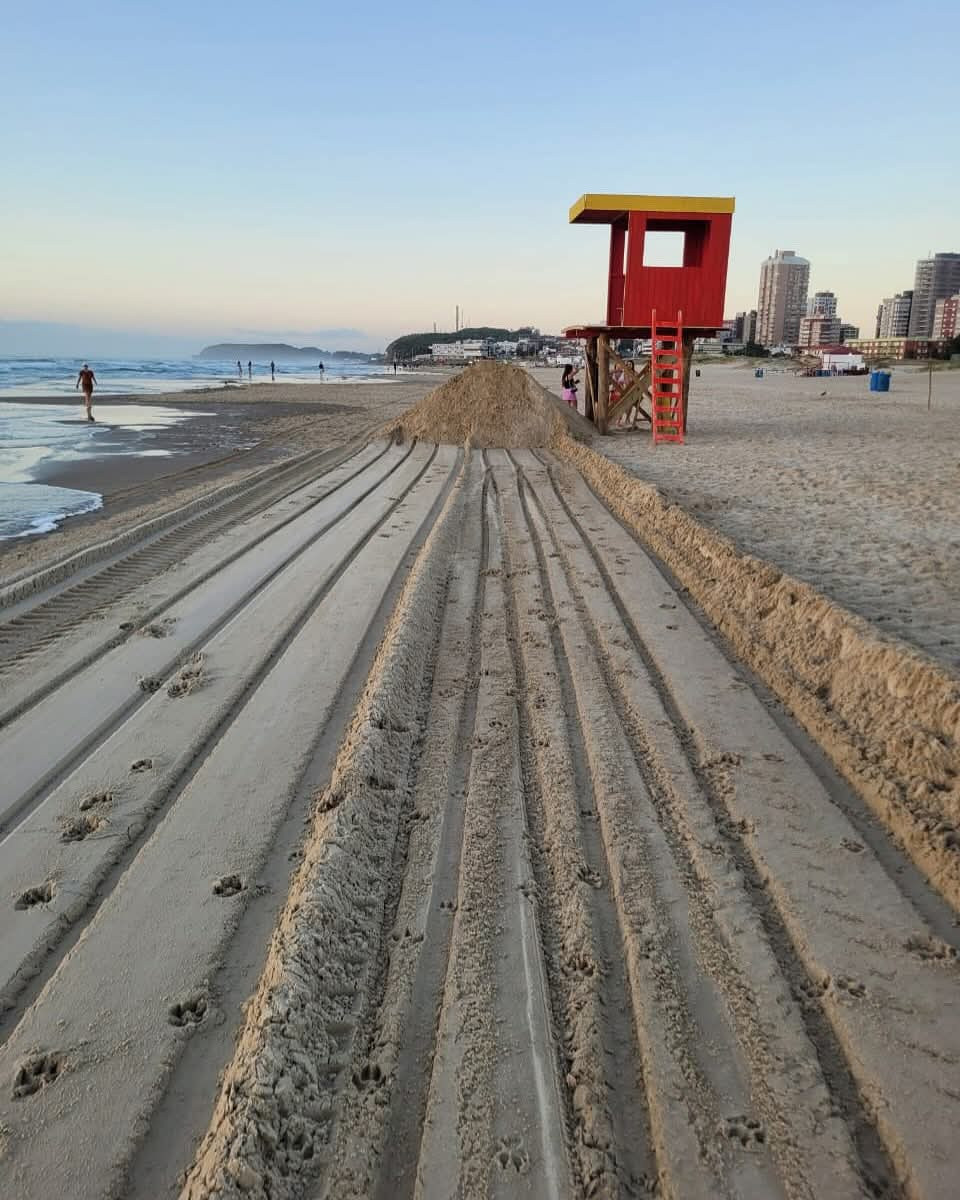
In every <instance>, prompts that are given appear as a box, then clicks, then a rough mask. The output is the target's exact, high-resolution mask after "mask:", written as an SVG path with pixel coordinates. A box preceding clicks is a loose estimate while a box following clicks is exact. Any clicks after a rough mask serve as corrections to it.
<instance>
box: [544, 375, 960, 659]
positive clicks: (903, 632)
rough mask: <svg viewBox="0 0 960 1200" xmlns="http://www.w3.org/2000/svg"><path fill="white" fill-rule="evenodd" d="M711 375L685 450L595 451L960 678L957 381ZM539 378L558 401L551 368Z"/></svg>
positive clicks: (629, 445) (614, 445) (699, 383)
mask: <svg viewBox="0 0 960 1200" xmlns="http://www.w3.org/2000/svg"><path fill="white" fill-rule="evenodd" d="M775 370H776V369H775V368H774V369H773V372H772V371H771V367H770V365H769V364H768V366H767V369H766V373H765V377H764V378H763V379H756V378H754V375H753V368H752V367H749V368H748V367H743V366H734V365H727V364H705V365H704V366H702V368H701V376H700V378H699V379H696V378H694V379H693V381H692V392H691V409H690V429H689V435H688V439H687V443H686V445H684V446H683V447H682V448H677V449H673V448H671V447H666V446H660V447H654V446H653V444H652V442H651V439H650V437H649V435H648V434H647V433H643V432H641V433H636V434H634V433H620V432H615V433H614V434H613V436H611V437H609V438H606V439H604V440H603V441H602V443H600V446H601V449H602V451H603V453H604V454H606V455H608V456H609V457H610V458H611V460H612V461H614V462H617V463H619V464H621V465H622V466H623V467H625V468H626V469H627V470H629V471H631V472H633V473H634V474H636V475H637V476H638V478H641V479H643V480H646V481H648V482H650V483H652V484H655V485H656V486H657V487H658V488H659V489H660V490H661V492H662V493H663V495H664V496H665V498H666V499H667V500H669V501H671V502H674V503H677V504H679V505H681V506H682V507H683V508H684V509H686V510H687V511H689V512H690V513H692V514H693V515H694V516H696V517H697V518H698V519H699V520H701V521H703V522H704V523H705V524H706V525H708V526H710V527H712V528H714V529H717V530H719V531H720V532H721V533H724V534H726V535H727V536H728V537H730V538H732V539H733V541H734V542H735V543H736V544H737V545H738V546H739V547H741V549H743V550H745V551H746V552H747V553H749V554H755V555H757V556H758V557H760V558H762V559H765V560H767V561H769V562H772V563H775V564H776V565H777V566H778V567H780V568H781V570H784V571H787V572H789V573H790V574H791V575H793V576H795V577H796V578H798V579H801V580H804V581H805V582H807V583H809V584H811V585H812V586H813V587H814V588H816V589H818V590H819V591H821V592H823V593H825V594H826V595H828V596H830V597H832V598H833V599H834V600H836V601H838V602H839V603H840V604H842V605H843V606H844V607H845V608H848V609H850V610H851V611H852V612H855V613H858V614H859V615H861V616H863V617H864V618H866V619H867V620H868V621H871V622H872V623H875V624H876V625H877V627H878V628H881V629H883V630H885V631H887V632H889V633H891V634H893V635H895V636H897V637H900V638H903V639H904V640H905V641H907V642H909V643H911V644H912V645H915V646H918V647H920V648H921V649H922V650H924V651H925V652H926V653H927V654H929V655H930V656H931V657H932V658H934V659H936V661H938V662H939V663H942V664H943V665H944V666H946V667H949V668H952V669H953V670H960V371H937V372H935V373H934V375H933V406H932V411H931V412H929V413H928V412H927V373H926V371H924V370H921V369H917V368H911V367H905V368H898V369H895V370H894V374H893V381H892V386H891V390H890V392H889V393H885V394H883V393H881V394H878V393H872V392H870V391H869V390H868V387H867V379H866V378H864V377H851V378H849V379H842V378H838V379H817V378H810V379H804V378H797V377H795V376H793V375H791V374H785V373H782V374H778V373H774V372H775ZM535 374H536V376H537V378H538V379H539V380H540V381H541V382H542V383H543V384H544V385H545V386H547V387H550V388H551V389H552V390H554V391H556V392H557V393H558V394H559V372H555V371H538V372H535Z"/></svg>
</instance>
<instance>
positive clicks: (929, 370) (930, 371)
mask: <svg viewBox="0 0 960 1200" xmlns="http://www.w3.org/2000/svg"><path fill="white" fill-rule="evenodd" d="M932 396H933V355H932V354H931V355H930V356H929V358H928V359H927V412H929V411H930V400H931V398H932Z"/></svg>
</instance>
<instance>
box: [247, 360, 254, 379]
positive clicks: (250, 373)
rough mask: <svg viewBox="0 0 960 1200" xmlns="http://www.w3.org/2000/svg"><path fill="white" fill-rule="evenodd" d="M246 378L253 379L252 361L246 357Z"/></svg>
mask: <svg viewBox="0 0 960 1200" xmlns="http://www.w3.org/2000/svg"><path fill="white" fill-rule="evenodd" d="M247 378H248V379H250V380H252V379H253V363H252V362H250V360H249V359H247Z"/></svg>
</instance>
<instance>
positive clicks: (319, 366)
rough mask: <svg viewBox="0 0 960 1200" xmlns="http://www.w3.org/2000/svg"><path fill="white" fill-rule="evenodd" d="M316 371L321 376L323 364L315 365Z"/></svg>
mask: <svg viewBox="0 0 960 1200" xmlns="http://www.w3.org/2000/svg"><path fill="white" fill-rule="evenodd" d="M317 370H318V371H319V372H320V374H321V375H322V374H323V363H317Z"/></svg>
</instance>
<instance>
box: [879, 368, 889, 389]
mask: <svg viewBox="0 0 960 1200" xmlns="http://www.w3.org/2000/svg"><path fill="white" fill-rule="evenodd" d="M877 391H878V392H889V391H890V372H889V371H878V372H877Z"/></svg>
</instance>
